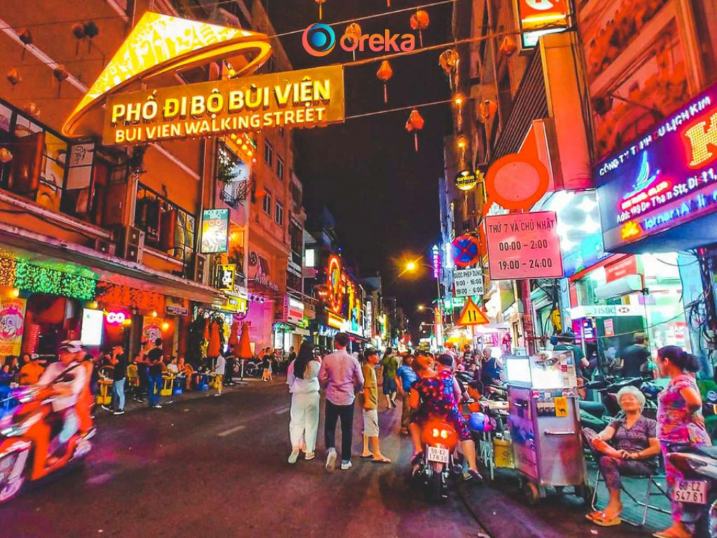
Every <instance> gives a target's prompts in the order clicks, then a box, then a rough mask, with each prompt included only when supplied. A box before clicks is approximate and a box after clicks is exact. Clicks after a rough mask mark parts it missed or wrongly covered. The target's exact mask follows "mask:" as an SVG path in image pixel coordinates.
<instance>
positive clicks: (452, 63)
mask: <svg viewBox="0 0 717 538" xmlns="http://www.w3.org/2000/svg"><path fill="white" fill-rule="evenodd" d="M459 61H460V56H459V55H458V52H457V51H456V49H447V50H444V51H443V52H441V55H440V56H439V57H438V65H440V66H441V69H443V72H444V73H445V74H446V76H447V77H448V84H449V86H450V88H451V90H455V89H456V88H457V87H458V62H459Z"/></svg>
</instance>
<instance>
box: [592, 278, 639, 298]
mask: <svg viewBox="0 0 717 538" xmlns="http://www.w3.org/2000/svg"><path fill="white" fill-rule="evenodd" d="M642 288H643V285H642V276H640V275H627V276H624V277H622V278H618V279H617V280H615V281H613V282H608V283H607V284H605V285H604V286H597V287H596V288H595V297H597V298H598V299H611V298H613V297H621V296H623V295H628V294H630V293H635V292H636V291H642Z"/></svg>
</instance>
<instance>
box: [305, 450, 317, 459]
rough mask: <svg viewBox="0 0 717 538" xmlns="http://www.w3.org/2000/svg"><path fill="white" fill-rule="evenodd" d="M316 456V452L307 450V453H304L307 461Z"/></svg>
mask: <svg viewBox="0 0 717 538" xmlns="http://www.w3.org/2000/svg"><path fill="white" fill-rule="evenodd" d="M315 457H316V452H307V453H306V454H304V459H305V460H306V461H311V460H313V459H314V458H315Z"/></svg>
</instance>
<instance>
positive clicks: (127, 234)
mask: <svg viewBox="0 0 717 538" xmlns="http://www.w3.org/2000/svg"><path fill="white" fill-rule="evenodd" d="M118 246H119V249H120V255H121V257H122V258H124V259H126V260H129V261H131V262H136V263H142V257H143V255H144V232H143V231H142V230H140V229H139V228H136V227H134V226H126V227H124V228H122V233H121V237H120V238H119V242H118Z"/></svg>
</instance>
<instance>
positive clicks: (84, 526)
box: [0, 382, 649, 538]
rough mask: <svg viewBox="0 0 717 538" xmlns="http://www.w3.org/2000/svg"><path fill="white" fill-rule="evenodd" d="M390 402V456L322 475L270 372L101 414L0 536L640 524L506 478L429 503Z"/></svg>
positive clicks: (562, 530)
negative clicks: (523, 491) (71, 456)
mask: <svg viewBox="0 0 717 538" xmlns="http://www.w3.org/2000/svg"><path fill="white" fill-rule="evenodd" d="M399 412H400V409H398V410H392V411H386V410H383V411H382V412H381V413H380V422H381V428H382V432H386V435H385V438H384V439H383V441H382V448H383V450H384V453H385V454H387V455H388V456H389V457H391V458H393V459H394V462H398V463H396V464H394V465H378V464H372V463H370V462H363V461H360V460H359V458H358V457H355V458H354V467H353V469H351V470H350V471H338V470H337V471H336V472H335V473H333V474H327V473H326V471H325V470H324V466H323V451H322V450H321V448H322V447H323V442H322V440H321V439H322V435H321V429H320V431H319V458H317V460H315V461H312V462H305V461H302V460H300V461H299V463H298V464H297V465H296V466H290V465H289V464H288V463H287V462H286V458H287V456H288V451H289V441H288V420H289V397H288V395H287V393H286V386H285V385H283V384H281V383H280V382H275V383H274V384H272V385H266V384H262V383H256V382H254V383H252V384H250V385H249V386H245V387H241V388H239V389H237V390H235V391H233V392H228V393H225V394H224V395H223V396H221V397H219V398H215V397H207V396H204V395H202V396H200V397H198V398H196V399H192V400H185V401H179V402H176V403H174V404H172V405H169V406H166V407H165V408H164V409H161V410H148V409H144V408H143V409H137V410H133V411H131V412H128V413H127V414H125V415H124V416H121V417H111V416H100V417H99V420H98V425H99V433H98V435H97V436H96V438H95V439H94V441H95V448H94V450H93V452H92V453H91V454H90V456H89V457H88V458H87V460H86V462H85V463H84V464H82V465H77V466H75V467H74V468H72V469H70V470H68V471H66V472H63V473H62V474H60V475H59V476H55V477H52V478H50V479H48V480H46V481H44V482H42V483H40V484H36V485H34V486H32V487H31V488H29V489H27V490H26V491H25V492H24V493H23V494H22V495H21V496H20V497H19V498H17V499H15V500H14V501H13V502H11V503H10V504H8V505H6V506H4V507H2V508H0V536H8V537H23V538H24V537H42V538H48V537H56V536H57V537H73V538H74V537H85V536H94V537H96V536H122V537H143V538H144V537H165V536H171V537H175V536H176V537H184V536H192V537H214V536H262V537H264V536H343V537H352V538H353V537H364V536H366V537H371V538H375V537H384V536H386V537H389V536H401V537H404V536H441V537H454V536H455V537H463V536H473V537H476V536H481V535H482V533H486V532H487V533H488V534H489V535H490V536H494V537H500V538H502V537H506V538H520V537H534V536H540V537H553V536H554V537H559V536H609V537H613V536H615V537H621V536H645V535H649V533H646V532H645V531H637V530H634V529H632V528H629V527H624V528H620V529H617V530H616V529H595V528H594V527H591V526H590V525H589V524H588V523H587V521H586V520H585V519H584V513H585V512H584V509H583V508H582V506H581V505H580V503H579V502H578V501H577V500H575V499H574V498H572V497H570V496H566V497H563V498H551V499H546V500H545V501H543V502H542V503H541V504H540V505H539V506H538V507H527V506H526V505H525V504H524V503H523V501H522V498H521V497H520V494H519V492H518V490H517V486H516V484H515V480H513V479H512V477H507V478H505V479H504V480H502V481H500V482H499V483H498V484H497V486H495V487H486V486H480V485H469V484H462V485H461V486H460V488H459V491H453V492H452V495H451V499H450V500H449V502H448V503H447V504H444V505H439V506H432V505H429V504H427V503H426V502H425V501H424V500H423V499H422V497H421V495H419V494H418V493H417V492H415V491H412V490H411V488H410V484H409V483H408V481H407V480H406V475H407V472H408V471H407V460H408V458H409V454H410V442H409V441H408V440H407V439H405V438H401V437H400V436H399V435H398V433H397V431H398V420H399V416H400V415H399ZM358 422H359V421H358V418H357V420H356V424H355V426H356V428H355V430H356V434H355V436H354V453H355V454H357V453H358V451H359V450H360V448H359V447H360V442H361V440H360V437H359V434H358V432H359V431H360V430H359V424H358ZM389 432H390V433H389ZM479 522H480V523H479Z"/></svg>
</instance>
